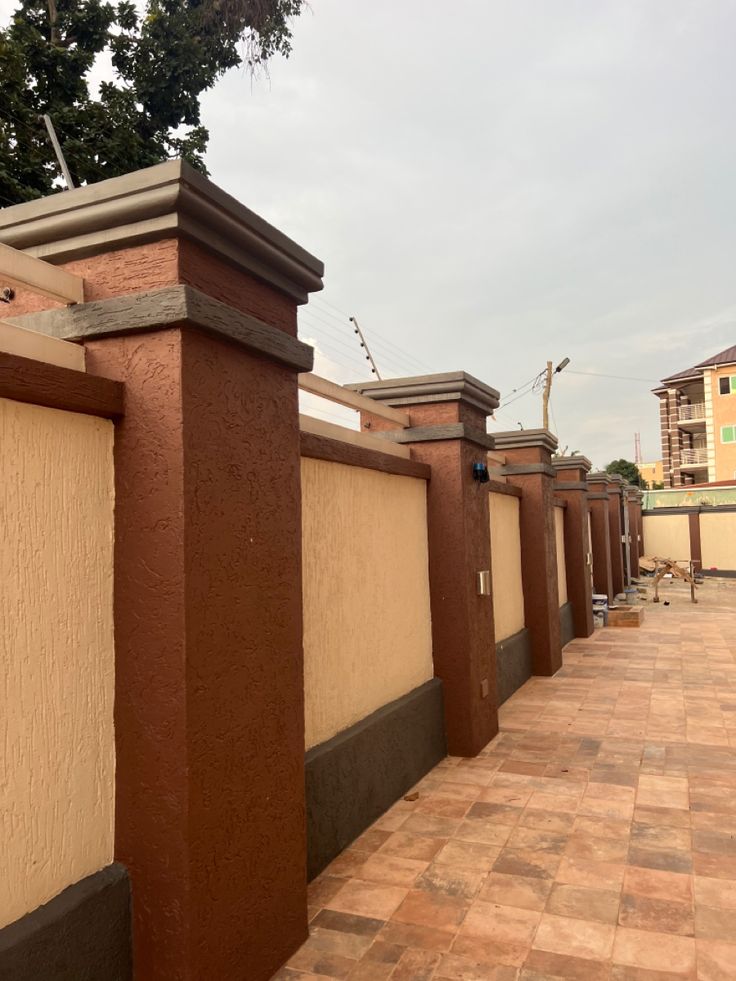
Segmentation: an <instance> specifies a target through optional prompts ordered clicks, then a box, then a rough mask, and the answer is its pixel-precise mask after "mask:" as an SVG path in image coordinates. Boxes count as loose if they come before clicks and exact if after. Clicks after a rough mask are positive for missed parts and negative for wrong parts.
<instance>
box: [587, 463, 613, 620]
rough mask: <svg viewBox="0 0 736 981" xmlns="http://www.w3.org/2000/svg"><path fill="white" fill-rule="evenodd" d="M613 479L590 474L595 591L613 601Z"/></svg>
mask: <svg viewBox="0 0 736 981" xmlns="http://www.w3.org/2000/svg"><path fill="white" fill-rule="evenodd" d="M610 484H611V478H610V477H609V476H608V474H606V473H592V474H588V502H589V504H590V538H591V544H592V546H593V590H594V591H595V592H596V593H600V594H601V595H606V596H607V597H608V599H609V601H613V597H614V595H615V594H614V591H613V576H612V573H611V521H610V517H609V513H608V511H609V500H610V498H609V496H608V488H609V486H610Z"/></svg>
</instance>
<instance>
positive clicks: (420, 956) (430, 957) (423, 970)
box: [391, 949, 440, 981]
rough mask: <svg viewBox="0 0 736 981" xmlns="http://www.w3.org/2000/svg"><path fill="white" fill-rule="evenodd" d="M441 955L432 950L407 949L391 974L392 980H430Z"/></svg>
mask: <svg viewBox="0 0 736 981" xmlns="http://www.w3.org/2000/svg"><path fill="white" fill-rule="evenodd" d="M439 962H440V955H439V954H438V953H435V952H434V951H430V950H414V949H412V950H406V951H405V952H404V953H403V955H402V957H401V960H400V961H399V963H398V964H397V965H396V967H395V968H394V970H393V973H392V974H391V979H392V981H430V978H431V977H432V975H433V974H434V970H435V968H436V967H437V965H438V964H439Z"/></svg>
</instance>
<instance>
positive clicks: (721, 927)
mask: <svg viewBox="0 0 736 981" xmlns="http://www.w3.org/2000/svg"><path fill="white" fill-rule="evenodd" d="M695 936H696V937H698V938H700V937H708V938H710V939H712V940H736V910H734V909H716V908H714V907H711V906H700V905H699V904H698V903H696V904H695ZM734 975H735V976H736V964H735V965H734Z"/></svg>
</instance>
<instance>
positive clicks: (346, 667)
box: [302, 458, 433, 749]
mask: <svg viewBox="0 0 736 981" xmlns="http://www.w3.org/2000/svg"><path fill="white" fill-rule="evenodd" d="M302 536H303V537H302V555H303V595H304V687H305V703H306V704H305V711H306V719H305V728H306V747H307V748H308V749H309V748H310V747H312V746H316V745H318V744H320V743H322V742H324V741H325V740H326V739H329V738H330V737H331V736H334V735H335V734H336V733H338V732H340V731H341V730H343V729H346V728H347V727H348V726H351V725H353V724H354V723H356V722H358V721H359V720H360V719H363V718H365V717H366V716H367V715H369V714H370V713H371V712H374V711H376V710H377V709H379V708H381V706H383V705H385V704H386V703H388V702H391V701H393V700H394V699H396V698H399V697H400V696H401V695H405V694H406V693H407V692H410V691H412V690H413V689H415V688H417V687H418V686H419V685H421V684H422V683H423V682H425V681H428V680H429V679H430V678H431V677H432V676H433V666H432V635H431V614H430V604H429V573H428V564H427V501H426V484H425V482H424V481H423V480H419V479H417V478H414V477H399V476H395V475H393V474H385V473H379V472H377V471H375V470H364V469H362V468H360V467H349V466H346V465H344V464H341V463H328V462H326V461H324V460H314V459H310V458H304V459H303V460H302Z"/></svg>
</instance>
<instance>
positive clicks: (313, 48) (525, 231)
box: [0, 0, 736, 466]
mask: <svg viewBox="0 0 736 981" xmlns="http://www.w3.org/2000/svg"><path fill="white" fill-rule="evenodd" d="M11 7H12V4H11V3H9V0H0V17H2V14H3V13H7V11H8V10H9V9H11ZM735 34H736V2H734V0H697V2H693V0H688V2H680V0H667V2H659V0H633V2H632V0H595V2H594V3H591V2H590V0H506V2H499V0H456V2H455V3H453V4H451V5H448V4H447V3H438V2H435V0H423V2H419V0H392V2H389V0H372V2H371V3H365V2H362V3H359V2H358V0H310V8H309V10H308V11H307V12H306V13H304V14H303V15H302V16H301V17H300V18H299V19H298V20H297V21H296V22H295V24H294V41H293V53H292V56H291V57H290V58H289V59H288V60H285V59H277V60H275V61H274V62H273V63H272V64H271V67H270V72H269V77H268V78H261V79H256V80H255V81H252V80H251V79H250V77H249V76H248V75H247V74H246V73H244V72H243V71H242V70H233V71H231V72H230V73H228V74H227V75H226V76H225V77H224V78H223V79H221V80H220V81H219V82H218V83H217V85H216V86H215V88H214V89H212V90H211V91H210V92H209V93H207V94H206V95H205V97H204V98H203V102H202V106H203V121H204V123H205V125H207V126H208V127H209V129H210V133H211V139H210V146H209V151H208V154H207V165H208V168H209V170H210V173H211V177H212V179H213V180H214V181H215V182H216V183H217V184H219V185H220V186H221V187H223V188H224V189H225V190H227V191H229V192H230V193H231V194H233V195H234V196H235V197H237V198H238V199H239V200H241V201H242V202H243V203H244V204H246V205H248V207H250V208H252V209H253V210H254V211H256V212H257V213H259V214H260V215H262V216H263V217H264V218H266V219H267V220H268V221H270V222H272V223H273V224H275V225H276V226H277V227H278V228H280V229H281V230H282V231H284V232H285V233H286V234H288V235H290V236H291V237H292V238H294V239H295V240H296V241H297V242H298V243H299V244H300V245H302V246H304V247H305V248H307V249H308V250H309V251H310V252H312V253H314V254H315V255H317V256H318V257H319V258H320V259H322V260H323V261H324V263H325V290H324V292H323V293H320V294H317V295H315V296H314V297H313V298H312V299H311V300H310V303H309V305H308V306H307V307H305V308H302V311H301V313H300V333H301V336H302V337H303V338H304V339H306V340H310V341H311V342H313V343H314V344H315V345H316V348H317V370H318V371H319V372H320V373H321V374H324V375H326V376H328V377H330V378H332V379H333V380H335V381H339V382H347V381H357V380H361V379H362V378H366V377H368V371H369V369H368V368H367V362H365V360H364V358H363V354H362V352H361V350H360V348H359V347H358V346H357V340H356V338H355V336H354V334H353V333H352V328H351V325H350V323H349V322H348V319H347V318H348V316H349V315H354V316H356V317H357V318H358V320H359V322H360V324H361V326H362V328H363V330H364V332H365V334H366V336H367V338H368V342H369V345H370V346H371V348H372V350H373V354H374V357H375V359H376V362H377V364H378V368H379V371H381V373H382V374H384V375H385V376H396V375H406V374H423V373H427V372H429V371H450V370H456V369H464V370H466V371H468V372H470V373H471V374H473V375H475V376H476V377H478V378H480V379H481V380H482V381H484V382H487V383H488V384H490V385H492V386H493V387H495V388H497V389H499V390H500V391H501V396H502V403H504V402H507V401H509V400H510V399H512V398H514V389H517V388H519V387H520V386H522V385H523V384H524V383H526V382H528V381H529V380H530V379H531V378H532V377H534V376H535V375H536V374H537V373H538V372H539V371H541V370H542V369H543V368H544V366H545V363H546V361H547V360H548V359H549V360H552V361H553V362H554V363H555V364H557V363H558V362H559V361H560V360H562V358H564V357H569V358H570V365H569V367H568V368H566V369H565V371H563V372H562V373H560V374H559V375H556V376H555V380H554V385H553V393H552V429H553V430H554V431H555V432H556V433H557V435H558V438H559V441H560V445H561V447H567V448H568V451H572V450H577V451H579V452H582V453H584V454H585V455H586V456H588V457H589V458H590V459H591V460H592V461H593V463H594V464H595V465H596V466H603V465H604V464H605V463H607V462H608V461H609V460H611V459H614V458H618V457H626V458H629V459H631V458H633V454H634V433H635V432H640V433H641V443H642V452H643V455H644V458H645V459H655V458H658V457H659V455H660V448H659V432H658V426H659V423H658V401H657V399H656V397H655V396H653V395H652V394H651V393H650V390H651V388H652V387H653V386H654V385H655V384H656V382H657V380H658V379H660V378H662V377H664V376H665V375H667V374H670V373H672V372H673V371H675V370H678V369H681V368H685V367H688V366H690V365H692V364H695V363H696V362H698V361H701V360H702V359H703V358H705V357H707V356H708V355H710V354H713V353H715V352H717V351H719V350H721V349H723V348H725V347H728V346H730V345H731V344H734V343H736V277H735V276H734V268H733V266H734V260H733V257H734V255H735V254H736V221H735V220H734V218H735V217H736V215H735V214H734V212H735V211H736V127H734V125H733V93H734V91H736V59H734V57H733V37H734V35H735ZM603 376H620V377H615V378H614V377H603ZM326 417H327V416H326ZM333 421H334V420H333ZM519 423H521V424H522V425H523V426H524V427H525V428H531V427H535V426H539V425H541V398H540V396H539V395H538V394H535V393H532V392H530V393H528V394H525V395H522V396H521V397H518V398H516V399H515V400H514V401H513V402H509V404H507V405H502V407H501V409H500V410H499V412H498V413H497V420H496V421H495V422H493V421H492V422H491V424H490V429H491V431H494V430H495V429H512V428H517V427H518V424H519Z"/></svg>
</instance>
